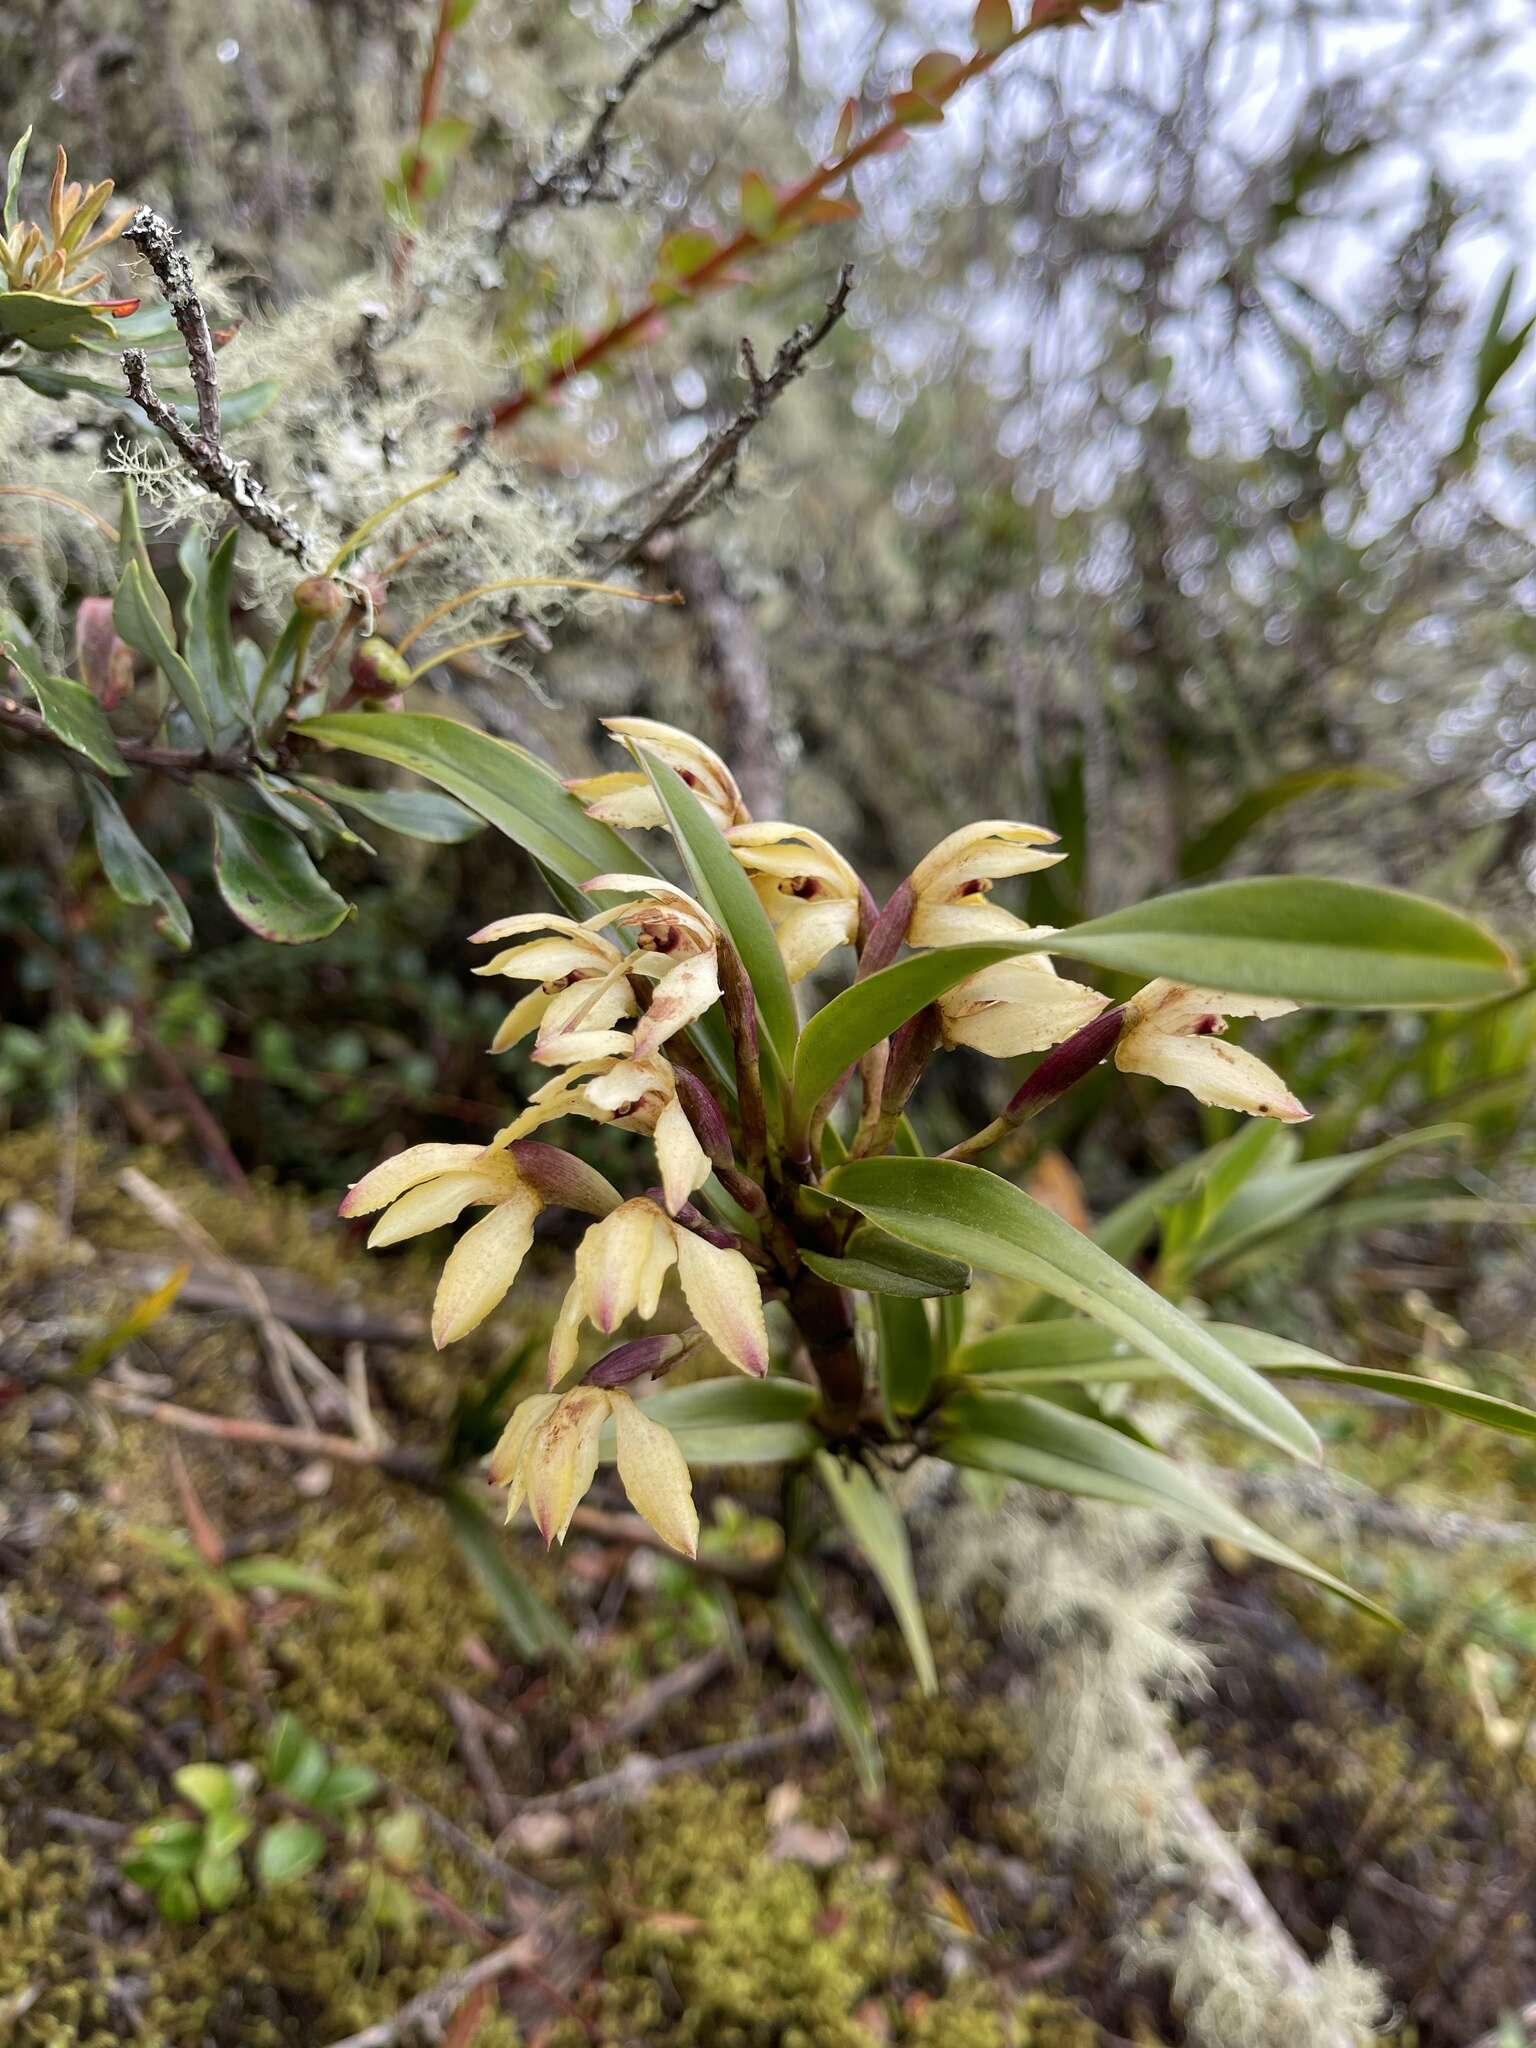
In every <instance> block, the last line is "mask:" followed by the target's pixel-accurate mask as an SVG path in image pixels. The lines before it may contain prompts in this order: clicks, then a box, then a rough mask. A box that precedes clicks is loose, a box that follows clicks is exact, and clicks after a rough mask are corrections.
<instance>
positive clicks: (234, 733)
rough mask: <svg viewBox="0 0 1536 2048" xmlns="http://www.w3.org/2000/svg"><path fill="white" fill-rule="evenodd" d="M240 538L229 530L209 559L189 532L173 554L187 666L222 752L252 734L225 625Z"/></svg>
mask: <svg viewBox="0 0 1536 2048" xmlns="http://www.w3.org/2000/svg"><path fill="white" fill-rule="evenodd" d="M239 535H240V530H239V528H238V527H231V529H230V531H229V532H228V533H227V534H226V535H225V536H224V538H223V540H222V541H220V543H219V545H218V547H217V548H216V549H215V550H214V553H213V558H212V560H210V559H209V556H208V549H207V545H206V543H205V542H204V540H203V537H202V535H201V533H199V532H198V531H197V529H196V528H193V529H192V531H191V532H189V533H188V534H187V536H186V538H185V539H184V540H183V541H182V544H181V547H180V548H179V549H178V551H177V559H178V561H179V562H180V563H181V569H182V574H183V575H184V576H185V577H186V579H187V600H186V634H185V640H186V658H187V666H188V668H190V669H191V670H192V672H193V674H194V675H195V676H196V677H197V679H198V681H199V683H200V684H201V685H202V688H203V692H204V695H205V697H206V699H207V701H208V704H209V706H210V709H211V711H212V713H213V717H214V731H215V739H216V743H217V744H218V745H219V746H221V747H223V746H227V745H228V744H229V743H230V741H231V740H234V739H237V738H238V737H239V735H240V734H241V733H243V732H249V731H250V729H251V703H250V692H249V690H248V689H247V687H246V681H245V673H244V671H243V670H242V668H241V666H240V656H239V654H238V652H237V651H236V648H235V636H234V632H233V630H232V629H231V626H230V622H229V607H230V599H231V596H232V593H233V585H234V575H235V544H236V542H237V541H238V539H239Z"/></svg>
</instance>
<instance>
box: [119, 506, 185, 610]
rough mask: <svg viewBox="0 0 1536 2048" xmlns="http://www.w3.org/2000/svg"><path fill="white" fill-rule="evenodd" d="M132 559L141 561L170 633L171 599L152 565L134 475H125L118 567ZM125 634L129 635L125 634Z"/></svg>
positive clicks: (152, 600)
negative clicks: (163, 588)
mask: <svg viewBox="0 0 1536 2048" xmlns="http://www.w3.org/2000/svg"><path fill="white" fill-rule="evenodd" d="M133 562H137V563H138V565H139V572H140V574H141V575H142V577H143V579H144V589H145V593H146V594H147V596H148V598H149V602H150V606H151V608H152V609H153V611H154V614H155V617H156V618H157V619H158V620H159V621H160V625H161V629H162V630H163V631H164V632H165V633H167V634H169V633H171V632H172V631H173V624H172V619H171V600H170V599H169V598H168V597H167V596H166V594H165V592H164V591H163V590H162V589H161V588H160V585H159V582H158V580H157V579H156V576H155V572H154V569H153V568H152V567H151V565H150V560H149V547H148V544H147V543H146V541H145V539H144V526H143V522H142V521H141V520H140V518H139V495H138V492H137V491H136V490H135V489H134V487H133V478H132V477H131V476H125V477H124V478H123V492H122V501H121V509H120V510H119V512H118V515H117V566H118V568H119V570H123V569H126V568H128V566H129V565H130V563H133ZM117 630H118V631H119V633H121V632H122V630H123V629H122V627H121V626H119V627H118V629H117ZM124 637H125V638H126V635H125V636H124Z"/></svg>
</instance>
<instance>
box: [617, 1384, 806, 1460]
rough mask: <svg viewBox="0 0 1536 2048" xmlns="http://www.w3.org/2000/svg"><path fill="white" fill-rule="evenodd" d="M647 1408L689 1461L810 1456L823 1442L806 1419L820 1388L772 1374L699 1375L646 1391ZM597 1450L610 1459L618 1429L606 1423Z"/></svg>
mask: <svg viewBox="0 0 1536 2048" xmlns="http://www.w3.org/2000/svg"><path fill="white" fill-rule="evenodd" d="M643 1405H644V1408H645V1412H646V1414H647V1416H648V1417H649V1418H650V1420H651V1421H652V1422H659V1423H661V1424H662V1425H663V1427H665V1428H666V1429H669V1430H670V1431H671V1432H672V1434H673V1435H674V1436H675V1437H676V1438H677V1441H678V1447H679V1448H680V1449H681V1451H682V1454H683V1456H684V1457H685V1458H686V1459H687V1460H688V1463H689V1464H690V1465H698V1466H707V1465H781V1464H789V1463H792V1462H793V1461H794V1460H796V1459H799V1458H804V1457H807V1456H809V1454H810V1453H811V1452H812V1451H814V1450H816V1449H818V1448H819V1447H820V1445H821V1444H822V1443H823V1442H824V1438H823V1437H822V1434H821V1432H820V1430H818V1429H816V1428H815V1427H814V1426H813V1425H812V1424H811V1422H810V1421H809V1420H808V1418H809V1416H810V1413H811V1411H812V1409H813V1408H814V1407H815V1405H816V1390H815V1388H814V1387H808V1386H806V1385H804V1384H803V1383H802V1382H801V1381H799V1380H787V1379H780V1378H776V1377H772V1378H769V1379H764V1380H749V1379H743V1378H739V1377H736V1378H731V1379H718V1380H697V1381H695V1382H694V1384H693V1385H692V1386H689V1387H663V1388H662V1389H661V1391H660V1392H659V1393H655V1394H647V1395H646V1396H645V1399H644V1403H643ZM598 1443H599V1455H600V1456H601V1458H602V1459H603V1462H604V1463H605V1464H612V1462H613V1459H614V1456H615V1450H614V1434H613V1425H612V1423H611V1422H608V1423H604V1425H603V1433H602V1436H601V1437H600V1438H599V1440H598Z"/></svg>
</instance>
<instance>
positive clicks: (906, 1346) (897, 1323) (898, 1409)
mask: <svg viewBox="0 0 1536 2048" xmlns="http://www.w3.org/2000/svg"><path fill="white" fill-rule="evenodd" d="M874 1306H875V1338H876V1345H875V1365H876V1369H877V1371H878V1373H879V1376H880V1399H881V1403H882V1405H883V1407H884V1409H885V1416H886V1421H887V1422H888V1423H889V1424H890V1425H891V1426H892V1427H898V1426H899V1425H900V1423H901V1422H902V1421H903V1420H904V1419H905V1418H906V1417H907V1416H909V1415H919V1414H921V1413H922V1411H923V1409H924V1408H926V1407H927V1405H928V1396H929V1395H930V1394H931V1393H932V1391H933V1383H934V1381H935V1379H936V1378H937V1377H938V1371H939V1354H938V1348H937V1346H936V1345H935V1343H934V1337H933V1325H932V1323H930V1322H929V1320H928V1310H927V1308H926V1307H925V1305H924V1304H923V1303H922V1302H920V1301H909V1300H907V1299H905V1298H904V1297H902V1296H901V1295H894V1296H893V1295H889V1294H877V1295H876V1296H875V1303H874Z"/></svg>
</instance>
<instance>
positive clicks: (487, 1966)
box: [330, 1934, 537, 2048]
mask: <svg viewBox="0 0 1536 2048" xmlns="http://www.w3.org/2000/svg"><path fill="white" fill-rule="evenodd" d="M536 1960H537V1950H536V1948H535V1946H534V1944H533V1942H532V1940H531V1939H530V1937H529V1936H528V1935H526V1934H520V1935H519V1936H518V1937H517V1939H516V1940H515V1941H509V1942H507V1943H506V1944H505V1945H504V1946H503V1947H501V1948H493V1949H492V1950H491V1952H490V1954H489V1955H486V1956H481V1958H480V1960H479V1961H478V1962H476V1963H470V1964H469V1965H468V1967H467V1968H465V1969H462V1970H454V1971H452V1972H451V1973H450V1974H449V1975H448V1976H446V1977H442V1978H439V1980H438V1982H437V1983H436V1984H434V1985H432V1986H431V1988H430V1989H429V1990H426V1991H422V1992H420V1993H418V1994H417V1996H416V1997H415V1998H413V1999H411V2000H410V2001H409V2002H408V2003H407V2004H405V2005H402V2006H401V2008H400V2010H399V2011H398V2012H397V2013H395V2014H394V2015H393V2017H392V2018H390V2019H387V2020H376V2021H375V2022H374V2024H373V2025H372V2026H371V2027H364V2028H363V2029H362V2031H361V2032H360V2033H356V2034H348V2035H347V2036H346V2037H345V2039H343V2040H340V2041H333V2042H331V2044H330V2048H394V2044H395V2043H396V2042H398V2041H404V2040H406V2039H407V2038H408V2037H409V2036H410V2035H411V2034H412V2033H414V2032H415V2031H416V2030H417V2028H423V2029H425V2028H435V2027H436V2026H437V2024H438V2022H439V2021H441V2020H444V2019H446V2018H447V2017H448V2015H449V2014H450V2013H451V2012H452V2011H453V2010H454V2008H455V2007H456V2006H459V2005H462V2004H463V2002H464V2000H465V1999H466V1998H468V1997H469V1996H470V1994H471V1993H472V1992H475V1991H478V1990H479V1988H480V1986H481V1985H482V1984H494V1983H496V1982H497V1981H498V1979H500V1978H502V1977H509V1976H511V1975H512V1974H513V1973H514V1972H518V1971H525V1970H530V1969H531V1968H532V1967H533V1964H534V1963H535V1961H536Z"/></svg>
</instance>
